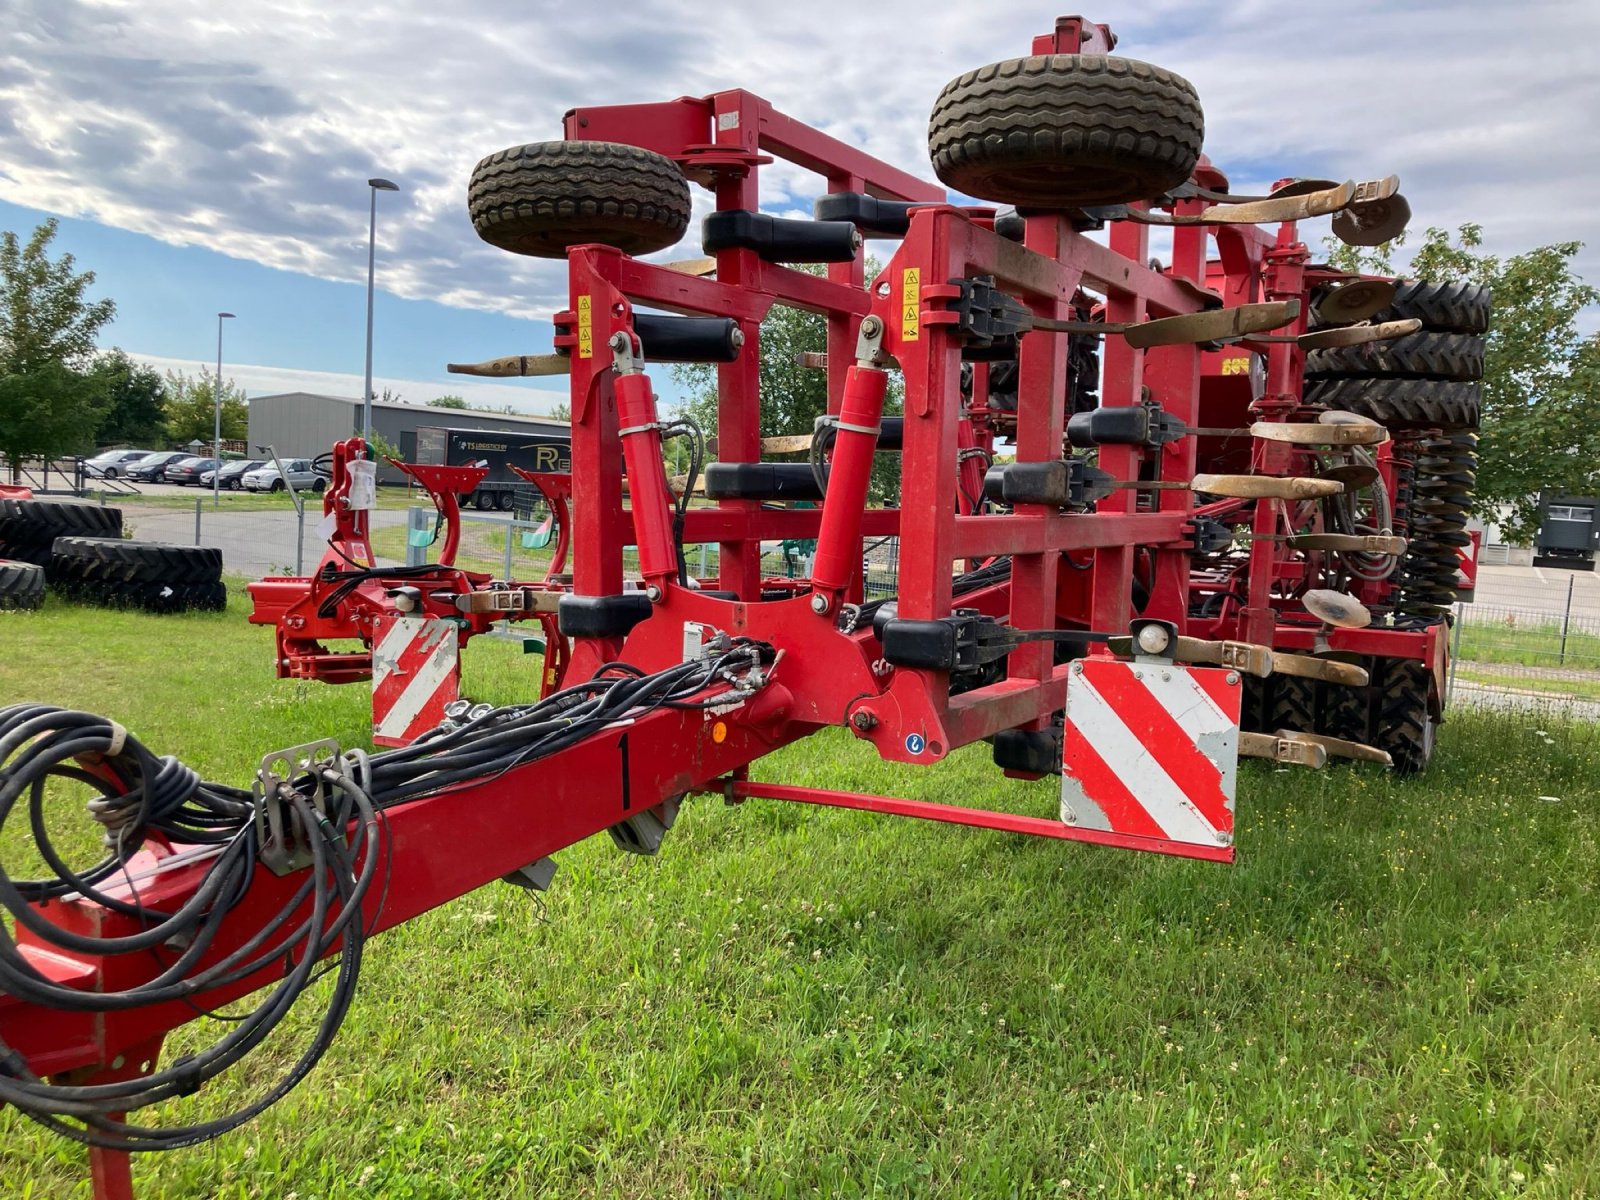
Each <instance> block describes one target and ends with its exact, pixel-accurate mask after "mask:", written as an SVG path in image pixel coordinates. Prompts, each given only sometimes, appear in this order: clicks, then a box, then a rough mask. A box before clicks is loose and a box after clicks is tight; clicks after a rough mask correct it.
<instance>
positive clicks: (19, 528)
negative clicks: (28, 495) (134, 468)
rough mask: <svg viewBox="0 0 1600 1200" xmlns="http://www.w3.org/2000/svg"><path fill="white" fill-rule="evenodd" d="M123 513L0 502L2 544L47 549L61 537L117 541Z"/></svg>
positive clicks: (83, 506) (93, 507)
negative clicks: (106, 538) (105, 538)
mask: <svg viewBox="0 0 1600 1200" xmlns="http://www.w3.org/2000/svg"><path fill="white" fill-rule="evenodd" d="M121 533H122V510H121V509H120V508H102V507H101V506H100V505H98V504H67V503H63V502H61V501H58V500H0V542H4V543H6V544H7V545H9V546H44V547H45V548H46V549H48V548H49V546H50V543H51V542H53V541H55V540H56V539H57V538H58V537H117V536H118V535H119V534H121Z"/></svg>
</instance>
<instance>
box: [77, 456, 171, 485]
mask: <svg viewBox="0 0 1600 1200" xmlns="http://www.w3.org/2000/svg"><path fill="white" fill-rule="evenodd" d="M153 453H154V451H152V450H102V451H101V452H100V453H99V454H96V455H95V456H94V457H93V458H86V459H84V460H83V469H84V471H86V472H87V473H88V475H89V477H90V478H91V479H115V478H116V477H117V476H119V475H126V474H127V473H128V468H129V467H131V466H132V465H133V464H134V463H136V462H138V461H139V460H140V459H142V458H147V457H149V455H151V454H153Z"/></svg>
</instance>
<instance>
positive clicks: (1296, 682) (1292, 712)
mask: <svg viewBox="0 0 1600 1200" xmlns="http://www.w3.org/2000/svg"><path fill="white" fill-rule="evenodd" d="M1270 691H1271V695H1272V707H1271V710H1270V711H1269V713H1268V714H1267V726H1268V729H1267V732H1269V733H1271V732H1276V731H1277V730H1279V729H1290V730H1294V731H1296V732H1298V733H1316V732H1317V695H1316V689H1315V688H1314V687H1313V686H1312V681H1311V680H1309V679H1301V678H1300V677H1299V676H1298V675H1276V676H1274V677H1273V678H1272V680H1271V688H1270Z"/></svg>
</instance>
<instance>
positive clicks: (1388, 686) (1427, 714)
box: [1373, 658, 1439, 775]
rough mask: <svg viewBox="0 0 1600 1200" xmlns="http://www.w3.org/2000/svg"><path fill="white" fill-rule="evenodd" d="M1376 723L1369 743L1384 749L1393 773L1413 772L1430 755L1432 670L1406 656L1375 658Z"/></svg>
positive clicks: (1417, 771) (1434, 725) (1420, 768)
mask: <svg viewBox="0 0 1600 1200" xmlns="http://www.w3.org/2000/svg"><path fill="white" fill-rule="evenodd" d="M1374 665H1375V667H1376V670H1375V672H1374V675H1373V687H1374V688H1375V689H1376V690H1377V692H1378V695H1377V697H1376V703H1377V708H1376V716H1377V725H1376V728H1375V729H1374V730H1373V733H1374V737H1373V744H1374V745H1376V746H1377V747H1378V749H1380V750H1387V751H1388V752H1389V757H1390V758H1392V759H1393V760H1394V770H1395V773H1396V774H1397V775H1417V774H1420V773H1421V772H1423V771H1425V770H1426V769H1427V767H1428V763H1429V762H1430V761H1431V760H1432V758H1433V745H1434V735H1435V733H1436V732H1437V730H1438V726H1439V722H1438V721H1437V719H1435V717H1434V716H1433V714H1432V711H1431V709H1430V707H1429V704H1428V693H1429V691H1430V690H1431V688H1432V685H1433V673H1432V672H1431V671H1429V670H1428V668H1427V667H1425V666H1424V665H1423V664H1422V663H1420V662H1418V661H1416V660H1415V659H1410V658H1380V659H1377V660H1375V664H1374Z"/></svg>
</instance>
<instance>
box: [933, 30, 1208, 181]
mask: <svg viewBox="0 0 1600 1200" xmlns="http://www.w3.org/2000/svg"><path fill="white" fill-rule="evenodd" d="M1204 138H1205V114H1204V113H1203V112H1202V111H1201V108H1200V99H1199V97H1198V96H1196V94H1195V90H1194V87H1193V85H1192V84H1190V83H1189V81H1188V80H1187V79H1184V78H1183V77H1182V76H1181V75H1175V74H1173V73H1172V72H1171V71H1165V70H1162V69H1161V68H1160V67H1154V66H1151V65H1150V64H1149V63H1143V62H1138V61H1136V60H1134V59H1131V58H1113V57H1109V56H1106V55H1098V54H1042V55H1033V56H1031V57H1028V58H1013V59H1007V60H1006V61H1005V62H998V63H991V64H990V65H989V66H986V67H980V68H978V69H977V70H976V71H968V72H967V73H966V74H965V75H961V76H959V77H957V78H955V79H952V80H951V81H950V82H949V83H947V84H946V85H945V87H944V90H943V91H942V92H940V93H939V98H938V100H936V101H935V102H934V105H933V113H932V115H931V116H930V117H929V119H928V153H929V154H930V156H931V157H932V159H933V170H934V174H936V175H937V176H938V177H939V179H940V180H941V181H942V182H943V183H944V184H946V185H947V186H948V187H951V188H954V189H955V190H956V191H958V192H963V193H965V194H966V195H969V196H975V197H977V198H979V199H981V200H991V201H997V202H999V203H1002V204H1014V205H1016V206H1017V207H1018V208H1019V209H1034V210H1038V209H1063V208H1081V207H1084V206H1090V205H1098V204H1126V203H1131V202H1133V201H1137V200H1149V199H1152V198H1154V197H1156V196H1160V195H1162V194H1163V193H1165V192H1168V191H1170V190H1171V189H1173V188H1175V187H1177V186H1179V185H1180V184H1182V183H1184V182H1185V181H1186V180H1187V179H1188V178H1189V174H1190V172H1192V171H1193V170H1194V166H1195V163H1196V161H1198V159H1199V157H1200V146H1201V143H1202V141H1203V140H1204Z"/></svg>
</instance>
